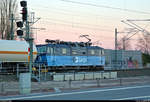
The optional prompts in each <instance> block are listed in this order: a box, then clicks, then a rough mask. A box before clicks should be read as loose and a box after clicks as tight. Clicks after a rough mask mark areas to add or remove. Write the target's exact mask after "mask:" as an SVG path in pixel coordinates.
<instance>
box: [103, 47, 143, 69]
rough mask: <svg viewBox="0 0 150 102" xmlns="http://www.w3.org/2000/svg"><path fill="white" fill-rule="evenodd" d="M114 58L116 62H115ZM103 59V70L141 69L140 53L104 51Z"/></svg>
mask: <svg viewBox="0 0 150 102" xmlns="http://www.w3.org/2000/svg"><path fill="white" fill-rule="evenodd" d="M116 53H117V54H116ZM116 57H117V62H116V61H115V59H116ZM105 58H106V63H105V69H127V68H129V69H132V68H142V67H143V65H142V53H141V52H140V51H131V50H129V51H126V50H117V52H116V51H115V50H110V49H105ZM130 59H131V60H130ZM130 62H131V63H130ZM129 63H130V64H129Z"/></svg>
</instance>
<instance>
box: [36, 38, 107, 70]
mask: <svg viewBox="0 0 150 102" xmlns="http://www.w3.org/2000/svg"><path fill="white" fill-rule="evenodd" d="M46 42H47V44H43V45H37V51H38V55H37V59H36V61H35V62H36V63H40V64H43V65H45V66H47V67H49V68H75V67H78V68H79V67H80V68H101V69H103V67H104V65H105V57H104V49H103V48H101V47H98V46H91V43H83V42H64V41H58V40H46Z"/></svg>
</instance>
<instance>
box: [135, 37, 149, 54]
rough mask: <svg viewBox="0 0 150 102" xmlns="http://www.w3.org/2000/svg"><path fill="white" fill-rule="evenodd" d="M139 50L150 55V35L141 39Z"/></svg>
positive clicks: (138, 45)
mask: <svg viewBox="0 0 150 102" xmlns="http://www.w3.org/2000/svg"><path fill="white" fill-rule="evenodd" d="M137 49H138V50H141V51H142V52H143V53H146V54H150V35H148V34H143V37H142V38H139V40H138V44H137Z"/></svg>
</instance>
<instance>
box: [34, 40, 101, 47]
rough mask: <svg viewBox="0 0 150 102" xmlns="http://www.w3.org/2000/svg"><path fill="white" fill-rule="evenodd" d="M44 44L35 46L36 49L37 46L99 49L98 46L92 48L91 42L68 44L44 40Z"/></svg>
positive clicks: (66, 42)
mask: <svg viewBox="0 0 150 102" xmlns="http://www.w3.org/2000/svg"><path fill="white" fill-rule="evenodd" d="M45 42H46V43H47V44H43V45H37V47H39V46H57V47H68V46H69V47H87V48H101V47H99V46H92V43H91V42H69V41H60V40H49V39H46V40H45ZM101 49H103V48H101Z"/></svg>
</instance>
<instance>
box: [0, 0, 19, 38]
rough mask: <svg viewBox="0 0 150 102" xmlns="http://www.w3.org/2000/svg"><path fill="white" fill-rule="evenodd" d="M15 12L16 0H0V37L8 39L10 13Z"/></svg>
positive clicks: (9, 35) (9, 36)
mask: <svg viewBox="0 0 150 102" xmlns="http://www.w3.org/2000/svg"><path fill="white" fill-rule="evenodd" d="M16 12H17V0H0V38H1V39H8V40H9V39H10V38H11V34H10V27H11V21H10V18H11V15H12V14H14V15H15V14H16Z"/></svg>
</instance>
